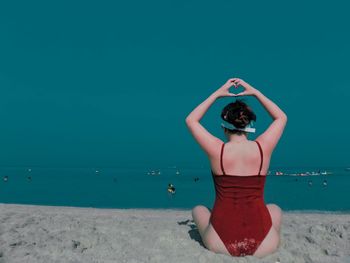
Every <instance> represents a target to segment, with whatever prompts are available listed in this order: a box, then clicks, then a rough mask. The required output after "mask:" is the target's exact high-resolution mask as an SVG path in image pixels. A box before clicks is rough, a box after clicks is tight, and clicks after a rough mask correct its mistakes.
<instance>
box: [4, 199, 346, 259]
mask: <svg viewBox="0 0 350 263" xmlns="http://www.w3.org/2000/svg"><path fill="white" fill-rule="evenodd" d="M0 262H1V263H3V262H9V263H11V262H21V263H22V262H35V263H38V262H45V263H49V262H65V263H70V262H71V263H73V262H84V263H86V262H130V263H136V262H162V263H163V262H166V263H171V262H180V263H186V262H203V263H204V262H211V263H215V262H259V263H260V262H268V263H271V262H272V263H275V262H281V263H285V262H286V263H292V262H296V263H299V262H300V263H301V262H317V263H332V262H337V263H342V262H344V263H345V262H346V263H348V262H350V214H323V213H295V212H286V213H284V217H283V222H282V227H281V245H280V247H279V250H278V251H277V252H276V253H274V254H272V255H269V256H266V257H265V258H262V259H258V258H255V257H252V256H247V257H243V258H233V257H230V256H227V255H222V254H216V253H213V252H211V251H209V250H207V249H206V248H204V247H203V245H202V243H201V241H200V236H199V234H198V232H197V230H196V228H195V225H194V223H193V221H192V217H191V211H190V210H151V209H149V210H147V209H96V208H76V207H54V206H34V205H12V204H0Z"/></svg>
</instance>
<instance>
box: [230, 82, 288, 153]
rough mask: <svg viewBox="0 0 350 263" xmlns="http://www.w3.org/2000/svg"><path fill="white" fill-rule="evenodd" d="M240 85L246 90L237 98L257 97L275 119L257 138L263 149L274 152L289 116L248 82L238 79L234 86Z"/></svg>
mask: <svg viewBox="0 0 350 263" xmlns="http://www.w3.org/2000/svg"><path fill="white" fill-rule="evenodd" d="M239 85H241V86H242V87H243V88H244V89H245V90H244V91H243V92H241V93H238V94H237V96H242V95H252V96H255V97H256V98H257V99H258V100H259V101H260V103H261V104H262V105H263V106H264V108H265V109H266V110H267V112H268V113H269V114H270V116H271V117H272V119H273V122H272V123H271V124H270V126H269V127H268V128H267V129H266V131H265V132H264V133H263V134H261V135H260V136H259V137H258V138H256V140H257V141H259V142H260V143H261V144H262V145H264V147H263V148H264V149H265V150H266V151H269V152H272V151H273V149H274V148H275V147H276V145H277V143H278V141H279V139H280V137H281V136H282V133H283V131H284V127H285V126H286V123H287V115H286V114H285V113H284V112H283V111H282V110H281V109H280V108H279V107H278V106H277V105H276V104H275V103H274V102H273V101H272V100H270V99H269V98H267V97H266V96H265V95H264V94H262V93H261V92H260V91H259V90H257V89H255V88H254V87H252V86H251V85H249V84H248V83H247V82H245V81H243V80H242V79H236V80H235V81H234V86H235V87H236V88H237V87H238V86H239Z"/></svg>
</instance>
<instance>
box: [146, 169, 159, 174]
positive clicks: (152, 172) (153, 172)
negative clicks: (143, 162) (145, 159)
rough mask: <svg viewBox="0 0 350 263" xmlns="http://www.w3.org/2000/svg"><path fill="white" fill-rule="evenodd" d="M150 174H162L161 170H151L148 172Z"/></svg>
mask: <svg viewBox="0 0 350 263" xmlns="http://www.w3.org/2000/svg"><path fill="white" fill-rule="evenodd" d="M147 174H148V175H160V174H161V172H160V170H151V171H150V172H147Z"/></svg>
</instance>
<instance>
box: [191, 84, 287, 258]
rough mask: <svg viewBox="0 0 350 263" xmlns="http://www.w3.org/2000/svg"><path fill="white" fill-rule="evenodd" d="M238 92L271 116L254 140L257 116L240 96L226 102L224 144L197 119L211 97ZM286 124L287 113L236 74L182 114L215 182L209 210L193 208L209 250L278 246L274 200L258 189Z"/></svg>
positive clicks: (258, 250)
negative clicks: (268, 201) (250, 137)
mask: <svg viewBox="0 0 350 263" xmlns="http://www.w3.org/2000/svg"><path fill="white" fill-rule="evenodd" d="M232 86H234V87H235V88H238V87H239V86H242V87H243V88H244V91H243V92H241V93H238V94H233V93H230V92H229V89H230V88H231V87H232ZM243 95H245V96H255V97H256V98H257V99H258V100H259V101H260V102H261V103H262V105H263V106H264V107H265V109H266V110H267V111H268V113H269V114H270V115H271V117H272V119H273V121H272V123H271V125H270V126H269V127H268V128H267V130H266V131H265V132H263V133H262V134H261V135H260V136H259V137H257V138H256V140H255V141H251V140H248V133H249V132H254V131H255V129H254V128H252V127H251V126H252V122H253V121H255V120H256V116H255V114H254V112H253V111H252V110H251V109H250V108H249V107H248V106H247V105H246V104H245V103H244V102H242V101H241V100H237V101H236V102H234V103H230V104H228V105H227V106H226V107H225V108H224V109H223V111H222V114H221V117H222V118H223V123H222V126H223V128H224V132H225V135H226V137H227V139H228V142H227V143H224V142H223V141H222V140H220V139H219V138H217V137H215V136H213V135H212V134H210V133H209V132H208V131H207V130H206V129H205V128H204V127H203V126H202V125H201V124H200V122H199V121H200V120H201V118H202V117H203V115H204V114H205V112H206V111H207V110H208V108H209V107H210V106H211V104H212V103H214V102H215V100H216V99H218V98H221V97H226V96H230V97H237V96H243ZM286 123H287V116H286V114H285V113H284V112H283V111H282V110H281V109H280V108H279V107H278V106H277V105H276V104H275V103H273V102H272V101H271V100H270V99H268V98H267V97H266V96H264V95H263V94H262V93H261V92H260V91H258V90H257V89H255V88H253V87H252V86H251V85H249V84H248V83H246V82H245V81H243V80H242V79H239V78H231V79H229V80H228V81H227V82H226V83H225V84H224V85H223V86H222V87H221V88H219V89H218V90H217V91H215V92H214V93H213V94H212V95H210V96H209V97H208V98H207V99H206V100H205V101H204V102H202V103H201V104H200V105H199V106H197V107H196V108H195V109H194V110H193V111H192V112H191V113H190V114H189V115H188V117H187V118H186V124H187V126H188V128H189V130H190V131H191V133H192V135H193V136H194V138H195V139H196V140H197V142H198V143H199V144H200V146H201V148H202V149H203V150H204V151H205V152H206V154H207V155H208V158H209V160H210V164H211V172H212V177H213V180H214V184H215V191H216V198H215V203H214V207H213V210H212V211H211V210H209V209H208V208H206V207H205V206H196V207H194V208H193V210H192V217H193V220H194V222H195V223H196V225H197V227H198V231H199V234H200V235H201V238H202V240H203V243H204V245H205V246H206V247H207V248H208V249H209V250H211V251H213V252H215V253H224V254H227V255H232V256H245V255H253V256H256V257H264V256H266V255H268V254H270V253H273V252H275V251H276V250H277V248H278V246H279V244H280V225H281V219H282V211H281V209H280V208H279V207H278V206H277V205H275V204H267V205H265V203H264V199H263V193H264V185H265V176H266V174H267V171H268V168H269V163H270V158H271V155H272V152H273V150H274V148H275V147H276V145H277V142H278V141H279V139H280V137H281V135H282V133H283V130H284V127H285V125H286Z"/></svg>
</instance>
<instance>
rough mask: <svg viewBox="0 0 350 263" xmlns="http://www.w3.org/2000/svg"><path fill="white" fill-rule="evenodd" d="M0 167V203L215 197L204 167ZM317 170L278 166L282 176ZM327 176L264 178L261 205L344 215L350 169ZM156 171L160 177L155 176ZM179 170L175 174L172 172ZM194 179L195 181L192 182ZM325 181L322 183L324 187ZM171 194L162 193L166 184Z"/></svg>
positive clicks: (154, 203)
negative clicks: (342, 213) (170, 185)
mask: <svg viewBox="0 0 350 263" xmlns="http://www.w3.org/2000/svg"><path fill="white" fill-rule="evenodd" d="M155 170H156V173H155V175H152V174H149V172H150V171H151V169H149V168H144V169H140V168H134V169H130V168H100V169H98V171H97V170H96V169H93V168H40V167H35V168H31V170H30V169H29V168H15V167H5V168H4V167H2V168H0V203H12V204H35V205H53V206H78V207H96V208H156V209H157V208H175V209H183V208H184V209H190V208H192V207H194V206H195V205H198V204H202V205H205V206H207V207H212V206H213V203H214V199H215V191H214V184H213V180H212V177H211V173H210V169H203V168H201V169H199V168H198V169H194V168H173V167H166V168H157V169H155ZM318 170H319V169H318V168H315V169H312V168H307V169H306V168H305V169H300V168H299V169H292V168H279V169H278V171H283V172H284V173H288V174H293V173H303V172H312V171H318ZM324 170H326V171H327V172H330V173H331V174H327V175H308V176H291V175H278V176H276V175H274V174H275V171H276V170H273V169H270V171H271V174H270V175H268V177H267V178H266V186H265V195H264V199H265V202H266V203H275V204H277V205H279V206H280V207H281V208H282V209H283V210H305V211H310V210H321V211H341V212H344V211H345V212H349V211H350V202H349V201H350V171H347V170H346V169H345V167H340V168H339V167H338V168H328V169H322V170H321V171H324ZM158 171H160V174H158ZM176 171H179V172H180V174H176ZM195 178H198V180H194V179H195ZM325 180H326V183H327V184H326V185H325V184H324V182H325ZM169 183H172V184H173V185H174V187H175V194H170V193H169V192H168V191H167V187H168V184H169Z"/></svg>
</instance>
